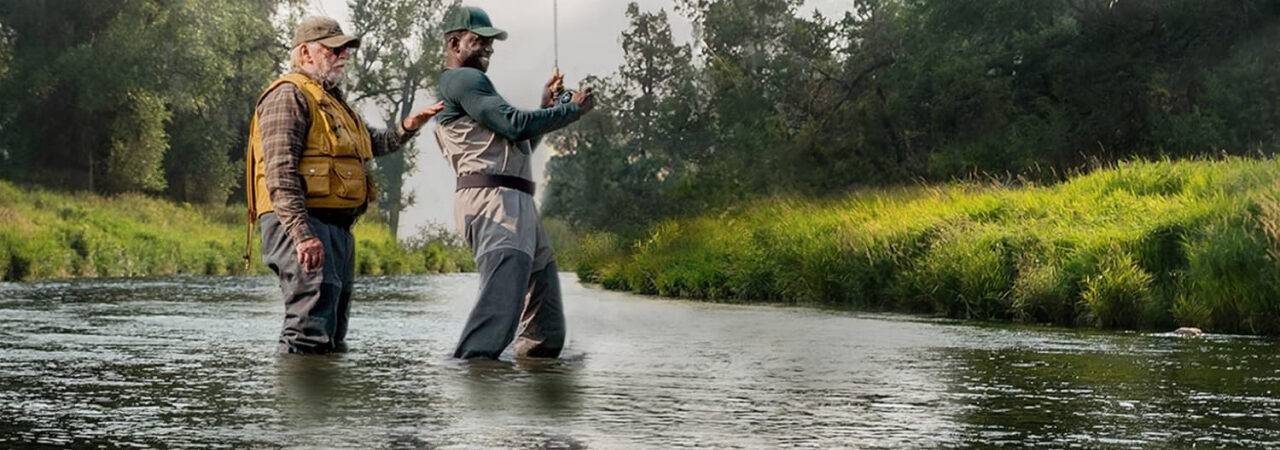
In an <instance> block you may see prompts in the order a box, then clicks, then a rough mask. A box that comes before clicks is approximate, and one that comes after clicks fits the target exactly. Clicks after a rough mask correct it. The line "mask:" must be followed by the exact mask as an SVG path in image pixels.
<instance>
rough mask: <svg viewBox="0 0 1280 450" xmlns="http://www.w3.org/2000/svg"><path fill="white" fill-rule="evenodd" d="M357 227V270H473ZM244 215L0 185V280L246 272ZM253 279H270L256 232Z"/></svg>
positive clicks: (458, 254)
mask: <svg viewBox="0 0 1280 450" xmlns="http://www.w3.org/2000/svg"><path fill="white" fill-rule="evenodd" d="M369 217H372V215H367V216H366V219H364V220H362V221H361V223H360V224H358V225H356V227H355V229H354V234H355V236H356V241H357V244H356V245H357V249H356V256H357V259H358V261H357V272H358V273H360V274H406V273H425V272H441V271H444V272H451V271H459V270H470V269H471V268H472V267H473V263H472V260H471V257H470V253H469V252H467V251H466V250H465V249H463V248H460V247H458V246H457V245H451V243H449V242H445V241H441V240H421V239H420V240H416V241H412V242H411V243H410V244H409V245H402V244H400V243H397V242H396V241H395V239H394V238H393V237H392V236H391V233H390V232H389V231H388V230H387V229H386V227H385V226H384V225H382V224H378V223H371V222H369V220H368V218H369ZM245 220H246V219H245V215H244V210H243V208H236V207H225V208H224V207H216V208H210V207H197V206H191V205H179V204H174V203H171V202H166V201H163V200H157V199H154V198H150V197H147V196H144V195H136V194H130V195H120V196H113V197H103V196H97V195H91V194H83V193H77V194H67V193H60V192H52V191H47V190H41V189H25V188H20V187H17V186H14V185H13V184H10V183H6V182H0V279H3V280H6V281H16V280H35V279H45V278H68V277H130V276H146V275H165V274H177V273H182V274H208V275H224V274H236V273H243V272H244V259H243V258H242V255H243V254H244V245H245ZM253 239H254V241H253V253H254V257H253V261H252V265H251V272H252V273H257V274H263V273H269V269H267V267H266V266H265V265H263V264H262V262H261V258H260V255H259V249H260V247H259V245H258V239H259V235H258V232H257V230H255V232H254V233H253Z"/></svg>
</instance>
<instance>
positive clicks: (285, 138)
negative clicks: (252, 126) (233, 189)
mask: <svg viewBox="0 0 1280 450" xmlns="http://www.w3.org/2000/svg"><path fill="white" fill-rule="evenodd" d="M257 112H258V130H259V132H260V133H261V134H262V161H263V163H264V165H265V166H266V172H267V173H266V174H264V175H265V177H266V184H267V193H268V195H270V196H271V206H272V207H273V208H274V209H275V212H276V217H278V218H279V219H280V223H281V224H282V225H284V229H285V232H286V233H288V234H289V237H290V238H292V239H293V242H294V244H297V243H299V242H302V241H305V240H307V239H311V238H313V237H315V232H314V230H312V229H311V225H310V224H309V223H308V222H307V188H306V185H305V184H303V181H302V176H301V175H298V162H299V160H301V159H302V151H303V150H304V149H305V148H306V144H307V131H308V130H309V129H310V128H311V111H310V108H309V107H307V99H306V97H303V93H302V90H301V89H298V87H297V86H294V85H293V84H290V83H283V84H281V85H280V86H278V87H276V88H275V89H273V90H272V91H271V92H269V93H267V96H266V97H264V98H263V99H262V103H260V104H259V105H258V111H257Z"/></svg>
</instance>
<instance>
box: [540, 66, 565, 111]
mask: <svg viewBox="0 0 1280 450" xmlns="http://www.w3.org/2000/svg"><path fill="white" fill-rule="evenodd" d="M562 89H564V74H562V73H560V69H555V70H554V71H552V72H551V79H550V80H547V86H546V88H544V89H542V107H543V108H550V107H552V106H556V100H555V99H556V94H559V93H560V91H561V90H562Z"/></svg>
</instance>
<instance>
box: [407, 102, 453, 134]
mask: <svg viewBox="0 0 1280 450" xmlns="http://www.w3.org/2000/svg"><path fill="white" fill-rule="evenodd" d="M442 110H444V102H442V101H441V102H436V103H435V104H433V105H431V106H428V107H426V108H422V109H420V110H418V111H417V112H414V113H413V114H410V115H409V117H405V118H404V122H402V123H401V124H400V125H401V126H403V127H404V129H405V131H417V130H418V129H419V128H422V125H423V124H425V123H427V121H428V120H431V118H432V117H435V115H436V114H440V111H442Z"/></svg>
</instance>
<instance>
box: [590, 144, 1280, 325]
mask: <svg viewBox="0 0 1280 450" xmlns="http://www.w3.org/2000/svg"><path fill="white" fill-rule="evenodd" d="M1278 199H1280V163H1278V162H1277V161H1276V160H1274V159H1244V158H1233V159H1227V160H1222V161H1168V160H1164V161H1133V162H1126V163H1121V164H1118V165H1116V166H1115V167H1112V168H1109V169H1104V170H1098V171H1095V172H1093V173H1090V174H1087V175H1082V176H1078V177H1075V178H1072V179H1070V180H1067V181H1065V182H1062V183H1058V184H1054V185H1049V186H1035V185H1022V186H1004V185H984V184H976V183H955V184H949V185H942V186H919V187H908V188H891V189H875V190H865V191H860V192H856V193H853V194H850V195H848V196H846V197H843V198H836V199H818V200H812V199H797V198H775V199H769V200H762V201H757V202H754V203H751V204H749V205H745V206H743V207H742V208H741V209H740V210H738V211H736V212H729V213H722V214H717V215H711V216H706V217H692V218H686V219H678V220H669V221H666V222H663V223H661V224H658V225H656V226H654V227H652V228H651V229H650V230H649V233H648V234H647V235H646V236H645V238H643V239H639V240H624V239H620V238H618V237H617V236H611V235H609V236H607V237H599V236H597V237H593V238H591V239H593V241H592V243H591V244H589V245H583V248H584V250H583V251H581V252H580V253H576V257H577V258H578V260H577V261H578V262H579V264H578V265H577V269H578V273H579V275H580V276H581V277H582V278H583V279H584V280H587V281H599V282H602V283H603V284H604V285H605V286H606V287H609V288H613V289H624V290H632V291H637V292H642V293H651V294H662V295H673V296H681V297H690V298H704V299H715V300H724V299H732V300H740V301H754V300H760V301H781V302H793V303H818V304H840V305H849V306H854V307H858V308H862V309H871V310H895V311H906V312H917V313H927V314H937V315H945V316H949V317H957V318H971V319H982V320H1013V321H1024V322H1037V323H1057V324H1064V325H1087V326H1098V327H1108V328H1162V327H1172V326H1176V325H1187V326H1199V327H1201V328H1205V329H1209V330H1212V331H1217V332H1247V333H1257V334H1272V335H1274V334H1280V264H1277V262H1280V261H1278V260H1280V200H1278ZM586 248H590V250H585V249H586Z"/></svg>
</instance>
